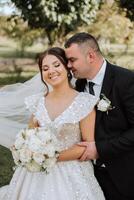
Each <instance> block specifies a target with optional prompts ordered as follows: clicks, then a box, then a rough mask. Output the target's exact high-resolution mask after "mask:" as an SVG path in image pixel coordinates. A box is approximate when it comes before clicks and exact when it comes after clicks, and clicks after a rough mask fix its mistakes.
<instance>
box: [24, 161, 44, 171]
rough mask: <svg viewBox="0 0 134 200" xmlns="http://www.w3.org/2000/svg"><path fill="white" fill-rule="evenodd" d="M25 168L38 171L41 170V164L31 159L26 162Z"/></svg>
mask: <svg viewBox="0 0 134 200" xmlns="http://www.w3.org/2000/svg"><path fill="white" fill-rule="evenodd" d="M26 168H27V169H28V171H30V172H39V171H40V170H41V166H40V165H39V164H37V163H36V162H35V161H31V162H29V163H27V164H26Z"/></svg>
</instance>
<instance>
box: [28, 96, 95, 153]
mask: <svg viewBox="0 0 134 200" xmlns="http://www.w3.org/2000/svg"><path fill="white" fill-rule="evenodd" d="M97 101H98V99H97V98H96V97H94V96H92V95H90V94H88V93H84V92H81V93H79V94H78V95H77V96H76V97H75V99H74V100H73V102H72V103H71V104H70V106H68V108H67V109H65V110H64V111H63V112H62V113H61V114H60V115H59V116H58V117H56V118H55V119H54V120H51V119H50V117H49V114H48V112H47V109H46V107H45V97H44V96H42V95H41V94H37V95H32V96H30V97H27V98H26V99H25V104H26V107H27V108H28V109H29V110H30V112H31V113H32V114H34V116H35V118H36V119H37V120H38V122H39V124H40V126H41V127H48V126H49V127H50V126H51V127H52V128H53V130H55V134H56V136H57V138H58V141H59V148H60V149H61V150H62V149H66V148H68V147H70V146H72V145H73V144H75V143H78V142H79V141H80V140H81V133H80V128H79V122H80V121H81V120H82V119H83V118H84V117H86V116H87V115H88V114H89V113H90V112H91V111H92V110H93V107H94V106H95V104H96V103H97Z"/></svg>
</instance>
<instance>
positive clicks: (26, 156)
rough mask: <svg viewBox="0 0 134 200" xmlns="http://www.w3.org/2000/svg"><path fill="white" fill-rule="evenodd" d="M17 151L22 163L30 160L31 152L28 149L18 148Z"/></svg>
mask: <svg viewBox="0 0 134 200" xmlns="http://www.w3.org/2000/svg"><path fill="white" fill-rule="evenodd" d="M19 153H20V161H21V162H22V163H25V162H29V161H30V160H31V157H32V152H31V151H30V150H29V149H27V148H23V149H20V150H19Z"/></svg>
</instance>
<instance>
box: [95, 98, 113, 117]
mask: <svg viewBox="0 0 134 200" xmlns="http://www.w3.org/2000/svg"><path fill="white" fill-rule="evenodd" d="M101 97H102V98H101V99H100V100H99V102H98V104H97V110H100V111H102V112H107V114H108V111H109V110H113V109H114V108H115V106H112V105H111V101H110V100H109V99H108V98H107V97H106V96H105V95H104V94H101Z"/></svg>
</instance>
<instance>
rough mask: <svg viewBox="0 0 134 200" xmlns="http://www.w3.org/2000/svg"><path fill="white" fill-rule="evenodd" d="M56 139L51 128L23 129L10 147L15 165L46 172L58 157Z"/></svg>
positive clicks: (33, 170)
mask: <svg viewBox="0 0 134 200" xmlns="http://www.w3.org/2000/svg"><path fill="white" fill-rule="evenodd" d="M56 144H57V140H56V137H55V135H54V134H53V131H52V129H50V128H48V129H46V128H34V129H23V130H21V131H20V132H19V133H18V134H17V136H16V140H15V143H14V145H13V146H12V147H11V152H12V155H13V159H14V162H15V164H16V166H23V167H26V168H27V169H28V171H30V172H40V171H45V172H46V173H48V172H49V171H50V169H51V168H52V167H53V166H54V165H55V163H56V161H57V157H58V155H59V154H58V148H57V145H56Z"/></svg>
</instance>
